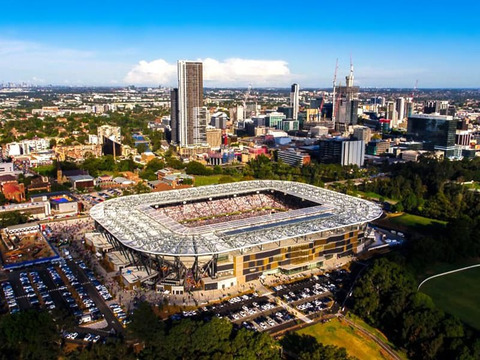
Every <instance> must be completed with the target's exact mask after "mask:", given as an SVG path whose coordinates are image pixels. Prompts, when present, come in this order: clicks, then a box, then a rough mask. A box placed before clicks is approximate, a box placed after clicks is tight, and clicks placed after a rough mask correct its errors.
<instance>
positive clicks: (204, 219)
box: [161, 193, 292, 226]
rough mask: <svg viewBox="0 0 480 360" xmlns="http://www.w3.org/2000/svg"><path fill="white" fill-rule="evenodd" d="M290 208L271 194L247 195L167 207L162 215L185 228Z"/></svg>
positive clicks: (163, 209)
mask: <svg viewBox="0 0 480 360" xmlns="http://www.w3.org/2000/svg"><path fill="white" fill-rule="evenodd" d="M291 208H292V207H291V206H289V205H287V204H286V203H285V202H283V201H281V200H279V199H277V197H276V196H274V195H272V194H264V193H258V194H247V195H239V196H236V197H228V198H222V199H212V200H209V201H201V202H193V203H186V204H178V205H173V206H167V207H164V208H162V209H161V211H163V212H164V214H165V215H166V216H168V217H170V218H172V219H173V220H175V221H177V222H179V223H182V224H184V225H185V226H189V225H190V226H199V225H206V224H213V223H218V222H222V221H225V220H226V217H228V221H230V220H237V219H243V218H248V217H253V216H259V215H265V214H270V213H272V211H273V212H275V211H287V210H289V209H291Z"/></svg>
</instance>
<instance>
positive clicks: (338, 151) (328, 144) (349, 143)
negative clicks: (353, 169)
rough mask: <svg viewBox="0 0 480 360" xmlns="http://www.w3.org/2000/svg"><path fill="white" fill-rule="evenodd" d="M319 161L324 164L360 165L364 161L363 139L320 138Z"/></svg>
mask: <svg viewBox="0 0 480 360" xmlns="http://www.w3.org/2000/svg"><path fill="white" fill-rule="evenodd" d="M319 161H320V162H321V163H324V164H340V165H342V166H345V165H357V166H359V167H361V166H363V164H364V161H365V143H364V142H363V140H350V139H345V138H334V139H327V140H320V142H319Z"/></svg>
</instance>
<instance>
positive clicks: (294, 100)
mask: <svg viewBox="0 0 480 360" xmlns="http://www.w3.org/2000/svg"><path fill="white" fill-rule="evenodd" d="M299 96H300V87H299V86H298V84H293V85H292V87H291V89H290V106H291V107H292V108H293V117H292V118H293V120H298V108H299V106H300V99H299Z"/></svg>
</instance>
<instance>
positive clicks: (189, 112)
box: [170, 60, 207, 147]
mask: <svg viewBox="0 0 480 360" xmlns="http://www.w3.org/2000/svg"><path fill="white" fill-rule="evenodd" d="M177 69H178V70H177V71H178V73H177V74H178V88H177V89H174V90H172V92H171V94H170V100H171V111H172V115H171V117H172V121H171V124H172V142H173V143H176V144H177V145H180V146H181V147H185V146H192V145H197V144H203V143H206V140H207V139H206V126H207V119H206V118H207V117H206V113H205V111H206V109H203V65H202V63H201V62H198V61H185V60H179V61H178V63H177Z"/></svg>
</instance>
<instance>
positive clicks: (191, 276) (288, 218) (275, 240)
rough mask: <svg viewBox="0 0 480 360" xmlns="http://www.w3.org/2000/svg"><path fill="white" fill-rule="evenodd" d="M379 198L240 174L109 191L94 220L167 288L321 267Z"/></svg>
mask: <svg viewBox="0 0 480 360" xmlns="http://www.w3.org/2000/svg"><path fill="white" fill-rule="evenodd" d="M381 214H382V209H381V208H380V207H379V206H377V205H376V204H374V203H372V202H369V201H366V200H363V199H358V198H355V197H351V196H348V195H345V194H341V193H338V192H334V191H331V190H327V189H323V188H319V187H315V186H312V185H307V184H302V183H296V182H290V181H276V180H254V181H243V182H236V183H230V184H222V185H211V186H203V187H195V188H188V189H180V190H172V191H166V192H157V193H149V194H141V195H132V196H126V197H121V198H116V199H111V200H108V201H105V202H103V203H100V204H97V205H96V206H94V207H93V208H92V209H91V211H90V215H91V217H92V218H93V219H94V220H95V226H96V228H97V230H98V231H100V232H102V233H103V234H104V235H105V236H106V238H107V240H108V241H109V242H110V243H111V244H112V245H113V247H114V248H115V249H117V250H118V251H121V252H122V254H124V255H125V256H126V257H127V258H128V259H129V260H130V261H131V262H132V264H135V265H137V266H142V267H145V268H146V269H147V270H148V269H150V270H151V271H155V272H158V278H157V284H159V285H163V286H164V287H165V288H166V289H177V290H178V289H180V290H181V291H183V290H191V289H205V290H211V289H219V288H228V287H231V286H234V285H237V284H243V283H246V282H248V281H252V280H255V279H258V278H259V277H260V276H262V275H264V274H268V273H274V272H284V273H293V272H298V271H303V270H307V269H309V268H315V267H321V266H322V265H323V263H324V261H325V260H328V259H331V258H334V257H336V258H340V257H344V256H349V255H354V254H356V253H357V252H359V251H360V250H361V249H362V247H363V241H364V234H365V230H366V226H367V223H368V222H370V221H372V220H374V219H376V218H378V217H380V216H381Z"/></svg>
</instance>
